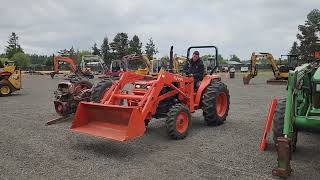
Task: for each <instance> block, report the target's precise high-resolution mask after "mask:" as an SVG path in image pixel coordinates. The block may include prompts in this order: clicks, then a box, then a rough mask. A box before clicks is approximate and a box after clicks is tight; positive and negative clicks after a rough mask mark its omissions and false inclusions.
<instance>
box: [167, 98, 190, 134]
mask: <svg viewBox="0 0 320 180" xmlns="http://www.w3.org/2000/svg"><path fill="white" fill-rule="evenodd" d="M190 125H191V114H190V111H189V109H188V108H187V107H186V106H185V105H183V104H180V103H179V104H176V105H174V106H172V107H171V108H170V110H169V112H168V117H167V120H166V127H167V133H168V135H169V137H170V138H171V139H175V140H178V139H184V138H185V137H186V136H187V134H188V131H189V127H190Z"/></svg>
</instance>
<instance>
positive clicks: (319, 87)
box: [316, 84, 320, 92]
mask: <svg viewBox="0 0 320 180" xmlns="http://www.w3.org/2000/svg"><path fill="white" fill-rule="evenodd" d="M316 91H317V92H320V84H316Z"/></svg>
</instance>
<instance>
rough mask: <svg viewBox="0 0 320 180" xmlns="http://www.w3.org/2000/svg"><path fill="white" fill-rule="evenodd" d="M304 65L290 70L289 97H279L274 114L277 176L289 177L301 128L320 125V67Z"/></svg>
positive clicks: (274, 170) (275, 173) (275, 170)
mask: <svg viewBox="0 0 320 180" xmlns="http://www.w3.org/2000/svg"><path fill="white" fill-rule="evenodd" d="M318 67H319V65H318V64H316V63H310V64H303V65H301V66H299V67H297V68H296V69H295V70H294V71H290V72H289V76H288V88H287V89H288V93H287V97H286V99H282V100H279V102H278V105H277V107H276V110H275V114H274V117H273V139H274V141H275V144H276V147H277V152H278V165H277V167H276V168H275V169H273V171H272V173H273V175H276V176H280V177H287V176H289V175H290V173H291V171H292V169H291V167H290V160H291V155H292V152H294V151H295V148H296V143H297V135H298V131H299V129H305V128H317V127H320V68H318Z"/></svg>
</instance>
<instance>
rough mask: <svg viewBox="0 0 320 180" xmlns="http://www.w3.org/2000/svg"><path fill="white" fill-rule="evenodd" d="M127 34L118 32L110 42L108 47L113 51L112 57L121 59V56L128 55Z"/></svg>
mask: <svg viewBox="0 0 320 180" xmlns="http://www.w3.org/2000/svg"><path fill="white" fill-rule="evenodd" d="M128 44H129V42H128V35H127V33H123V32H122V33H118V34H117V35H116V36H115V37H114V38H113V42H112V43H110V47H111V49H112V51H113V54H114V58H116V59H121V58H122V57H123V56H125V55H128V54H129V53H128Z"/></svg>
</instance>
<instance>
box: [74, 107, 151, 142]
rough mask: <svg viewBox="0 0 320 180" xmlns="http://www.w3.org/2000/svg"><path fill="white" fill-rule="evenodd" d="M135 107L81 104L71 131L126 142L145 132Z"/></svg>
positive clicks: (142, 121)
mask: <svg viewBox="0 0 320 180" xmlns="http://www.w3.org/2000/svg"><path fill="white" fill-rule="evenodd" d="M141 117H142V115H141V113H140V111H139V110H138V109H137V108H135V107H128V106H120V105H105V104H101V103H90V102H81V103H80V104H79V105H78V109H77V112H76V114H75V117H74V119H73V122H72V126H71V130H72V131H75V132H80V133H85V134H89V135H92V136H97V137H102V138H107V139H112V140H117V141H126V140H130V139H134V138H137V137H140V136H142V135H143V134H144V132H145V124H144V120H143V119H142V118H141Z"/></svg>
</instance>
